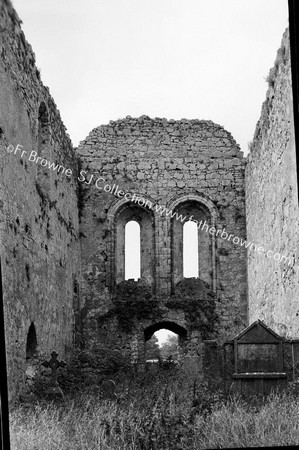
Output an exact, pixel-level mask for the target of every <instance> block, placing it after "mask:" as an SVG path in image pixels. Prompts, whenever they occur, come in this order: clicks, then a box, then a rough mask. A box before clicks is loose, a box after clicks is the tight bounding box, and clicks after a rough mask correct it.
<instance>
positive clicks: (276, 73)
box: [246, 30, 299, 338]
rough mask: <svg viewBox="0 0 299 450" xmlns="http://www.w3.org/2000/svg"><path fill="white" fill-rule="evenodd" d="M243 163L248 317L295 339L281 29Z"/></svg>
mask: <svg viewBox="0 0 299 450" xmlns="http://www.w3.org/2000/svg"><path fill="white" fill-rule="evenodd" d="M268 84H269V88H268V91H267V95H266V100H265V102H264V104H263V107H262V112H261V117H260V119H259V121H258V123H257V126H256V130H255V135H254V139H253V142H252V145H251V151H250V155H249V156H248V163H247V167H246V217H247V240H248V241H251V242H253V243H255V244H256V246H257V247H259V246H262V247H263V248H264V249H265V252H266V253H267V252H269V251H270V252H272V253H270V254H269V257H267V256H266V255H262V254H258V253H257V252H255V251H254V249H252V250H251V251H249V253H248V288H249V322H250V323H252V322H253V321H255V320H257V319H261V320H263V321H264V322H265V323H266V324H267V325H268V326H269V327H271V328H272V329H273V330H274V331H276V332H277V333H278V334H279V335H281V336H285V337H287V338H298V335H299V320H298V319H299V303H298V283H299V270H298V269H299V267H298V231H299V228H298V218H299V214H298V196H297V174H296V153H295V140H294V123H293V101H292V83H291V61H290V46H289V32H288V30H287V31H286V32H285V33H284V36H283V40H282V43H281V47H280V49H279V50H278V53H277V58H276V61H275V64H274V67H273V68H272V69H271V70H270V74H269V76H268Z"/></svg>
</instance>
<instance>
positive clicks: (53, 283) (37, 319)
mask: <svg viewBox="0 0 299 450" xmlns="http://www.w3.org/2000/svg"><path fill="white" fill-rule="evenodd" d="M0 7H1V10H0V29H1V35H0V36H1V37H0V55H1V60H0V85H1V91H0V128H1V132H0V144H1V147H0V250H1V260H2V271H3V291H4V312H5V324H6V346H7V360H8V378H9V391H10V394H11V395H12V396H14V395H15V394H16V393H17V392H18V391H19V390H20V389H21V387H22V386H23V383H24V375H25V368H26V338H27V333H28V330H29V326H30V324H31V322H34V325H35V328H36V335H37V345H38V347H37V350H38V351H39V355H40V357H41V358H42V357H43V356H47V357H48V356H49V353H50V351H51V350H52V349H55V350H56V351H57V352H58V353H59V357H62V358H63V357H65V356H66V347H67V346H70V345H72V343H73V325H74V324H73V322H74V311H73V306H74V302H75V303H76V302H77V297H78V293H77V292H74V283H75V284H76V280H78V278H79V274H78V272H79V265H80V264H79V260H80V258H79V246H78V209H77V195H76V189H77V185H76V182H75V180H76V170H77V160H76V157H75V154H74V151H73V148H72V144H71V141H70V139H69V137H68V135H67V134H66V131H65V127H64V125H63V123H62V121H61V118H60V114H59V111H58V110H57V107H56V105H55V103H54V101H53V99H52V97H51V96H50V93H49V90H48V88H46V87H45V86H44V85H43V84H42V82H41V79H40V74H39V71H38V70H37V68H36V66H35V57H34V53H33V51H32V49H31V46H30V45H29V44H28V43H27V42H26V40H25V37H24V34H23V32H22V30H21V27H20V20H19V18H18V16H17V14H16V12H15V11H14V9H13V7H12V5H11V3H10V1H8V0H1V2H0ZM42 102H44V105H45V107H46V112H45V114H44V116H43V117H42V118H40V120H38V119H39V114H40V113H39V109H40V105H41V104H42ZM41 126H42V128H43V129H44V130H46V131H45V132H41V130H40V127H41ZM18 144H20V145H21V146H22V150H24V151H27V154H23V157H21V152H17V153H16V154H14V151H12V152H11V153H9V151H11V149H12V148H14V149H15V147H16V146H17V145H18ZM8 146H11V147H9V149H10V150H9V151H8V150H7V149H8ZM32 150H33V151H35V152H39V153H41V151H42V153H43V158H46V159H47V160H49V161H51V162H58V163H59V164H62V165H63V166H65V168H69V169H71V170H72V171H73V174H74V176H70V177H68V176H66V175H65V174H62V173H60V174H57V173H55V172H54V171H53V170H52V171H51V170H50V169H46V168H44V169H42V170H41V167H40V166H39V167H38V166H37V164H36V163H35V162H34V161H29V156H30V153H31V151H32ZM33 159H34V158H33ZM75 291H78V289H77V287H75Z"/></svg>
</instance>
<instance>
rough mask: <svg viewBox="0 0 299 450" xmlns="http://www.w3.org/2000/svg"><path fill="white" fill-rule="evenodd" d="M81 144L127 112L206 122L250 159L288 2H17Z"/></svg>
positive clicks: (69, 125) (45, 79)
mask: <svg viewBox="0 0 299 450" xmlns="http://www.w3.org/2000/svg"><path fill="white" fill-rule="evenodd" d="M13 4H14V6H15V8H16V10H17V12H18V14H19V16H20V18H21V20H22V21H23V30H24V32H25V35H26V37H27V40H28V41H29V43H30V44H31V45H32V47H33V50H34V52H35V54H36V59H37V66H38V68H40V69H41V76H42V81H43V82H44V84H46V85H47V86H49V88H50V92H51V94H52V96H53V97H54V100H55V102H56V104H57V106H58V109H59V110H60V112H61V116H62V119H63V121H64V123H65V125H66V127H67V130H68V133H69V134H70V136H71V139H72V141H73V144H74V145H75V146H77V145H78V143H79V141H80V140H83V139H85V137H86V136H87V135H88V133H89V132H90V131H91V130H92V129H93V128H95V127H96V126H99V125H101V124H106V123H108V122H109V121H110V120H116V119H118V118H123V117H125V116H127V115H130V116H133V117H138V116H140V115H142V114H146V115H148V116H150V117H166V118H168V119H180V118H187V119H194V118H198V119H206V120H208V119H209V120H213V121H214V122H216V123H218V124H220V125H223V126H224V127H225V128H226V129H227V130H228V131H230V132H231V133H232V135H233V136H234V138H235V139H236V141H237V142H238V143H239V144H240V145H241V149H242V150H243V151H244V152H245V153H246V152H247V143H248V142H249V141H250V140H252V137H253V133H254V129H255V125H256V122H257V120H258V118H259V115H260V111H261V105H262V102H263V101H264V99H265V93H266V89H267V84H266V82H265V78H266V77H267V75H268V73H269V69H270V68H271V66H272V65H273V62H274V60H275V57H276V52H277V49H278V48H279V46H280V42H281V38H282V34H283V32H284V30H285V28H286V27H287V25H288V10H287V1H286V0H85V1H84V2H83V1H81V0H80V1H79V0H63V1H62V0H13Z"/></svg>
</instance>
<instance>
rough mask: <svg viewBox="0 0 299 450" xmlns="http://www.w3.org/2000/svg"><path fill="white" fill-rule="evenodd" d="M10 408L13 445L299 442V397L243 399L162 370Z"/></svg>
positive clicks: (80, 448) (154, 449)
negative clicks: (107, 391)
mask: <svg viewBox="0 0 299 450" xmlns="http://www.w3.org/2000/svg"><path fill="white" fill-rule="evenodd" d="M102 394H103V393H102V392H101V390H100V389H97V388H96V387H93V388H90V389H89V390H86V391H85V392H81V393H79V394H77V395H74V394H73V395H72V396H67V397H66V399H65V403H61V404H58V403H57V404H54V403H50V404H49V403H47V402H45V401H41V402H39V404H38V405H36V406H32V407H30V408H24V407H22V406H17V407H15V408H13V409H12V411H11V418H10V427H11V444H12V450H25V449H26V450H33V449H34V450H56V449H57V450H58V449H59V450H85V449H86V450H87V449H88V450H99V449H100V450H106V449H107V450H108V449H109V450H110V449H111V450H118V449H119V450H124V449H128V450H135V449H136V450H137V449H138V450H167V449H169V450H171V449H177V450H185V449H186V450H187V449H188V450H189V449H205V448H229V447H230V448H233V447H254V446H256V447H260V446H278V445H298V444H299V399H297V397H296V396H294V395H292V394H287V393H285V394H280V395H272V396H270V397H269V398H268V399H266V400H265V401H264V402H260V403H255V404H254V403H253V402H245V401H244V400H241V399H236V398H235V399H233V398H225V397H224V396H223V395H222V394H221V393H220V392H218V393H214V394H211V393H210V391H209V390H208V389H207V386H205V385H203V384H201V385H198V386H195V387H194V385H193V384H192V383H190V382H189V380H188V377H186V376H178V375H177V374H174V375H170V374H168V373H164V374H163V373H162V374H158V375H155V376H154V375H153V374H148V375H146V376H143V377H140V376H139V377H136V378H135V379H134V380H129V379H126V380H123V381H122V382H121V381H118V382H117V396H116V399H104V398H103V395H102Z"/></svg>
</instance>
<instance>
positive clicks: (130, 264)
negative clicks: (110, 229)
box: [125, 220, 140, 281]
mask: <svg viewBox="0 0 299 450" xmlns="http://www.w3.org/2000/svg"><path fill="white" fill-rule="evenodd" d="M131 278H134V280H135V281H137V280H138V279H139V278H140V225H139V223H138V222H136V220H130V221H129V222H127V224H126V227H125V280H129V279H131Z"/></svg>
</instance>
